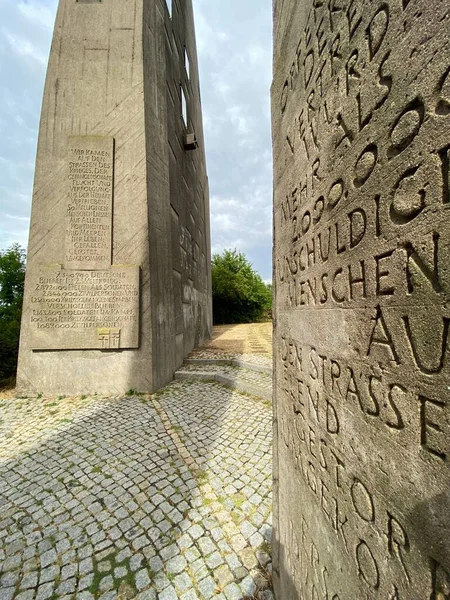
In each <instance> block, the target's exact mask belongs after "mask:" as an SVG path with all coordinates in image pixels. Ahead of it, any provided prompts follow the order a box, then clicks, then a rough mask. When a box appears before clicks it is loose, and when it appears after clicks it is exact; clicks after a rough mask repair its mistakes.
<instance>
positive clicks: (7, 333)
mask: <svg viewBox="0 0 450 600" xmlns="http://www.w3.org/2000/svg"><path fill="white" fill-rule="evenodd" d="M24 281H25V250H23V248H21V247H20V246H19V244H13V245H12V246H11V248H9V249H7V250H4V251H0V383H5V382H6V381H8V380H9V379H11V378H13V377H14V375H15V373H16V369H17V356H18V351H19V335H20V320H21V316H22V303H23V288H24Z"/></svg>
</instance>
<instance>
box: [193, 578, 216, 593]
mask: <svg viewBox="0 0 450 600" xmlns="http://www.w3.org/2000/svg"><path fill="white" fill-rule="evenodd" d="M197 589H198V591H199V592H200V594H202V595H203V596H204V597H205V598H211V597H212V596H213V594H214V592H215V590H216V582H215V581H214V579H213V578H212V577H211V576H210V575H208V576H207V577H205V578H204V579H202V581H200V583H199V584H198V585H197Z"/></svg>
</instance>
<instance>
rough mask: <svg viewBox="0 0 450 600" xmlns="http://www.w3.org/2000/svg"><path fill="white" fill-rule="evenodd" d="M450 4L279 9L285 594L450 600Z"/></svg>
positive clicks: (280, 463) (279, 524) (278, 505)
mask: <svg viewBox="0 0 450 600" xmlns="http://www.w3.org/2000/svg"><path fill="white" fill-rule="evenodd" d="M449 8H450V4H449V2H448V1H447V0H444V1H437V2H429V1H426V0H384V1H381V0H380V1H378V0H376V1H374V0H349V1H347V2H341V1H338V0H337V1H332V2H322V1H313V0H306V1H305V2H296V1H294V0H284V1H283V0H275V3H274V16H275V53H274V67H275V68H274V83H273V88H272V111H273V141H274V156H275V172H274V185H275V208H274V215H275V263H276V266H275V286H276V308H275V320H276V328H275V386H276V395H275V397H276V423H277V431H276V461H275V463H276V465H275V481H276V482H279V487H278V488H277V490H276V492H275V527H274V530H275V544H276V550H275V562H274V572H275V580H276V588H277V591H278V594H277V595H278V598H282V599H283V600H294V599H297V598H320V599H325V598H330V599H331V598H333V599H335V600H337V599H339V600H353V599H355V598H357V599H363V598H364V599H366V598H367V599H369V598H371V599H375V598H376V599H380V600H381V599H382V600H386V599H387V600H409V599H412V598H432V599H438V598H439V599H444V598H448V597H449V589H450V536H449V533H450V520H449V507H450V504H449V495H448V489H449V483H450V472H449V460H450V442H449V441H450V412H449V410H450V409H449V406H448V404H449V398H450V394H449V389H450V385H449V384H450V361H449V322H450V312H449V292H450V271H449V269H448V264H449V259H450V253H449V249H450V245H449V240H450V227H449V224H448V215H449V213H448V208H449V205H450V204H449V203H450V195H449V186H450V181H449V148H450V146H449V126H450V74H449V64H450V62H449V61H450V49H449V37H448V32H449V15H450V11H449Z"/></svg>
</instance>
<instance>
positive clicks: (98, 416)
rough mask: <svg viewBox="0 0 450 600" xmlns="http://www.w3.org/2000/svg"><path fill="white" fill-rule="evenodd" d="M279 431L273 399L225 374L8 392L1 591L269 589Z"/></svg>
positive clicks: (216, 594) (94, 593) (204, 599)
mask: <svg viewBox="0 0 450 600" xmlns="http://www.w3.org/2000/svg"><path fill="white" fill-rule="evenodd" d="M271 438H272V411H271V407H270V406H268V405H267V402H263V401H259V400H258V399H256V398H251V397H249V396H245V395H241V394H239V393H238V392H236V391H231V390H229V389H227V388H224V387H222V386H220V385H217V384H215V383H201V382H193V383H188V382H182V383H181V382H175V383H173V384H172V385H170V386H168V387H167V388H164V389H163V390H161V391H159V392H158V394H155V395H153V396H150V395H141V396H130V397H120V396H117V397H101V396H88V397H86V398H84V397H83V396H81V397H72V398H59V399H58V400H56V399H47V398H30V399H15V400H11V399H8V400H1V399H0V598H1V600H4V599H5V600H6V599H11V600H12V599H13V598H16V597H24V598H30V600H32V599H33V598H39V599H40V600H56V599H59V598H83V599H86V600H97V599H103V598H108V599H111V600H117V599H119V600H131V599H133V598H138V599H140V598H142V599H150V600H156V598H158V599H162V598H167V599H169V598H173V599H175V600H177V599H179V600H184V599H187V598H191V599H192V600H195V599H198V600H210V599H214V598H235V599H236V598H237V599H238V600H240V599H241V598H243V597H244V596H245V595H246V594H247V593H248V590H249V589H250V588H251V587H252V584H251V582H252V581H254V585H257V586H258V588H259V589H260V590H261V591H262V590H263V589H264V588H265V587H267V585H268V580H267V581H266V582H265V583H264V585H260V577H261V573H268V570H269V566H268V565H267V560H265V559H264V558H261V559H260V560H258V557H260V556H261V555H264V554H265V553H267V552H270V532H271V510H272V507H271V500H272V494H271V487H272V480H271V472H272V468H271V467H272V456H271ZM256 533H258V534H259V535H260V537H259V538H258V539H257V546H255V547H254V545H253V543H254V541H255V538H254V536H255V534H256ZM254 585H253V587H254Z"/></svg>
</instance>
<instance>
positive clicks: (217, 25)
mask: <svg viewBox="0 0 450 600" xmlns="http://www.w3.org/2000/svg"><path fill="white" fill-rule="evenodd" d="M193 1H194V9H195V19H196V34H197V48H198V53H199V68H200V79H201V94H202V106H203V121H204V130H205V146H206V158H207V167H208V176H209V186H210V203H211V238H212V240H211V243H212V252H213V253H215V252H219V253H220V252H222V251H223V250H224V249H234V248H236V249H237V250H238V251H240V252H243V253H244V254H245V255H246V256H247V258H248V259H249V260H250V262H251V263H252V264H253V266H254V268H255V270H256V271H258V273H260V275H261V276H262V278H263V279H265V280H266V281H270V280H271V278H272V256H271V254H272V154H271V138H270V100H269V90H270V84H271V77H272V74H271V69H272V58H271V53H272V31H271V28H272V16H271V10H272V1H271V0H227V1H226V2H224V0H193ZM57 4H58V1H57V0H0V15H1V22H0V81H1V82H2V84H1V90H0V250H2V249H6V248H8V247H9V246H10V245H11V244H12V243H14V242H18V243H19V244H21V245H22V246H23V247H26V245H27V239H28V227H29V214H30V207H31V196H32V185H33V174H34V162H35V155H36V144H37V135H38V125H39V117H40V109H41V101H42V92H43V86H44V79H45V72H46V67H47V60H48V53H49V49H50V43H51V37H52V31H53V24H54V19H55V14H56V7H57Z"/></svg>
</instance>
